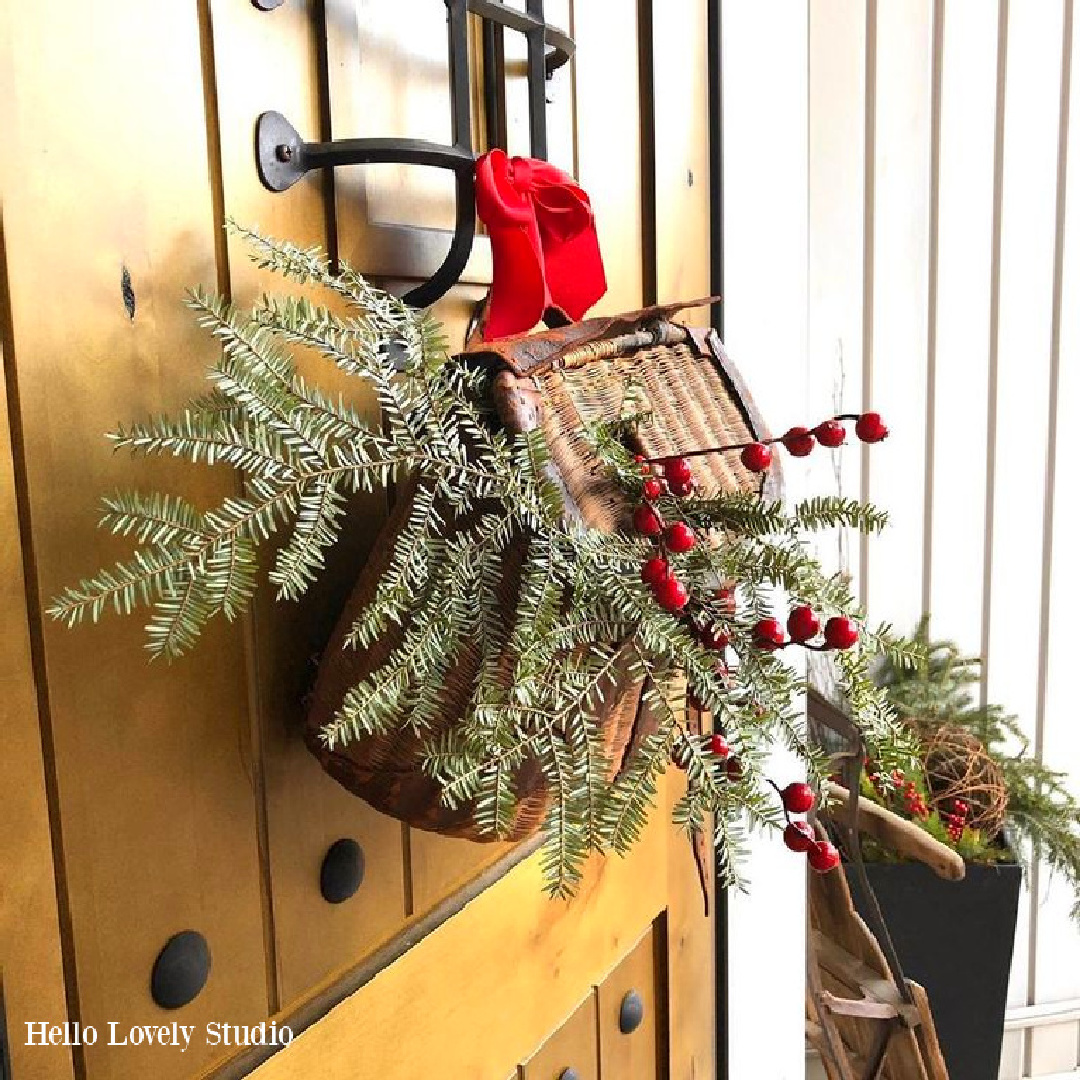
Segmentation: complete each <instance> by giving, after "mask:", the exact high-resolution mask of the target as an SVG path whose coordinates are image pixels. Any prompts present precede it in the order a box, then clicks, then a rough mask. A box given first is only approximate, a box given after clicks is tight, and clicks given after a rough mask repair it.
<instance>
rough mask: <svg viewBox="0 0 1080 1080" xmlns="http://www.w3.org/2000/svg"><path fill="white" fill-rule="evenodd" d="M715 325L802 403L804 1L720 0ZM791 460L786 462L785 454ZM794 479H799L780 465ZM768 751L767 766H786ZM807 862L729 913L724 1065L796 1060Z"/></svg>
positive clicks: (763, 858) (769, 875)
mask: <svg viewBox="0 0 1080 1080" xmlns="http://www.w3.org/2000/svg"><path fill="white" fill-rule="evenodd" d="M722 8H723V23H722V31H723V57H722V71H723V94H724V113H723V116H724V129H723V137H724V138H723V152H724V176H723V183H724V277H725V286H724V320H725V322H724V331H725V338H726V342H727V345H728V348H729V350H730V351H731V354H732V356H733V357H734V358H735V360H736V362H737V363H738V364H739V367H740V369H741V371H742V372H743V373H744V374H745V376H746V378H747V381H748V382H749V384H750V385H751V386H752V387H753V392H754V398H755V400H756V401H757V403H758V405H759V406H760V407H761V409H762V411H763V412H764V414H765V416H767V417H768V418H769V422H770V425H771V426H772V427H774V428H776V429H777V430H780V431H783V430H786V428H787V427H788V426H790V425H792V424H796V423H799V422H800V419H801V417H802V415H803V411H804V410H803V398H804V394H805V391H804V385H805V377H806V308H807V297H806V282H807V277H806V242H807V240H806V227H807V218H806V161H807V128H806V108H807V98H806V95H807V81H806V58H807V54H806V33H807V24H806V7H805V5H803V4H793V3H791V2H790V0H724V3H723V5H722ZM786 464H787V463H786V462H785V465H786ZM785 475H786V479H787V483H788V486H789V488H793V489H794V490H795V493H796V494H798V491H799V490H800V488H801V487H802V485H803V479H802V478H801V477H800V476H799V475H798V474H797V471H796V470H793V469H789V470H786V474H785ZM793 767H794V763H793V762H791V761H790V759H788V758H786V757H784V756H781V755H777V757H776V759H775V760H774V763H773V772H774V774H775V775H776V776H777V777H783V776H785V775H787V774H789V773H790V772H791V771H792V769H793ZM804 874H805V864H804V862H803V860H802V859H797V858H794V857H792V855H791V853H790V852H789V851H788V850H787V849H786V848H784V847H783V845H782V844H780V843H779V841H778V840H776V839H770V840H765V839H761V840H760V841H758V842H757V843H756V844H755V846H754V851H753V858H752V860H751V866H750V877H751V882H750V884H751V888H752V893H751V895H749V896H734V897H732V899H731V904H730V909H729V921H728V937H729V944H728V949H729V961H730V962H729V973H728V977H729V986H730V987H731V994H730V1000H729V1005H728V1018H727V1020H728V1026H727V1033H728V1040H729V1054H730V1070H729V1075H730V1076H731V1077H733V1078H736V1080H744V1078H750V1077H753V1080H796V1078H801V1077H802V1076H803V1073H804V1046H803V1008H804V1006H803V984H804V978H805V960H804V957H805V924H804V919H805V914H804V908H803V889H804V880H805V879H804Z"/></svg>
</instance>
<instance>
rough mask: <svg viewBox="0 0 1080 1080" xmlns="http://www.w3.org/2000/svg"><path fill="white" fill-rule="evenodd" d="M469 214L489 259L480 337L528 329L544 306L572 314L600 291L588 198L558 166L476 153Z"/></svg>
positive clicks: (596, 243) (601, 267)
mask: <svg viewBox="0 0 1080 1080" xmlns="http://www.w3.org/2000/svg"><path fill="white" fill-rule="evenodd" d="M476 212H477V214H479V216H480V220H481V221H482V222H483V223H484V224H485V225H486V226H487V228H488V232H489V233H490V235H491V251H492V259H493V262H494V267H493V271H492V283H491V297H490V302H489V305H488V316H487V322H486V323H485V325H484V339H485V340H486V341H490V340H492V339H493V338H499V337H506V336H507V335H509V334H518V333H521V332H523V331H525V330H531V329H532V328H533V327H534V326H535V325H536V324H537V323H538V322H539V321H540V319H541V318H542V316H543V314H544V312H545V311H547V310H548V309H549V308H558V309H559V310H560V311H562V312H563V313H564V314H565V315H567V316H568V317H569V318H570V319H572V320H577V319H580V318H581V317H582V316H583V315H584V314H585V312H586V311H588V309H589V308H590V307H591V306H592V305H593V304H595V303H596V301H597V300H599V299H600V297H601V296H603V295H604V293H605V292H606V291H607V280H606V278H605V277H604V262H603V259H601V257H600V244H599V241H598V240H597V237H596V222H595V219H594V218H593V212H592V205H591V204H590V203H589V196H588V195H586V194H585V192H584V191H583V190H582V189H581V188H580V187H579V186H578V185H577V183H575V181H574V179H573V177H571V176H568V175H567V174H566V173H564V172H563V171H562V170H561V169H557V168H555V166H554V165H549V164H548V163H547V162H546V161H537V160H535V159H534V158H520V157H516V158H508V157H507V156H506V153H505V152H504V151H502V150H492V151H491V152H490V153H487V154H484V156H483V157H481V158H480V159H479V160H478V161H477V162H476Z"/></svg>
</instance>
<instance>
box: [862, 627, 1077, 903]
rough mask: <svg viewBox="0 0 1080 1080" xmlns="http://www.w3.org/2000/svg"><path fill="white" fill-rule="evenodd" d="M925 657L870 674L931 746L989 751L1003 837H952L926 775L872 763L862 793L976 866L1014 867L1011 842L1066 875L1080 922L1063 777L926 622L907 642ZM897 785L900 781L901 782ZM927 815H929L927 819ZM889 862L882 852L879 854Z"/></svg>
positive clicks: (976, 833)
mask: <svg viewBox="0 0 1080 1080" xmlns="http://www.w3.org/2000/svg"><path fill="white" fill-rule="evenodd" d="M909 640H910V641H911V643H912V644H913V645H915V646H916V647H917V648H918V651H919V652H920V653H921V656H922V658H921V659H920V661H919V662H918V663H916V664H914V665H908V666H906V667H905V666H899V665H897V664H894V663H892V662H891V661H890V660H889V659H888V658H887V657H885V658H883V659H882V660H881V661H879V662H878V663H877V664H875V666H874V668H873V670H872V671H871V675H872V677H873V679H874V681H875V682H876V683H877V684H878V685H879V686H880V687H882V688H883V689H884V690H885V692H886V693H887V695H888V698H889V701H890V703H891V704H892V706H893V708H894V709H895V710H896V712H897V714H898V715H899V716H900V717H901V718H902V719H903V720H904V721H905V722H906V723H907V724H908V725H909V727H910V728H911V729H912V731H913V733H914V734H915V736H916V737H917V738H918V739H919V741H920V744H921V745H922V746H923V747H925V746H926V745H927V744H928V742H929V740H930V739H932V738H933V735H934V732H935V731H936V730H940V729H941V728H942V727H948V728H950V729H953V730H958V731H960V732H963V733H966V734H967V735H969V736H973V737H974V739H976V740H978V742H979V743H980V744H981V745H982V746H983V747H985V749H986V752H987V754H988V756H989V758H990V759H991V760H992V761H993V763H994V764H995V765H996V767H997V768H998V769H999V770H1000V777H1001V783H1002V785H1003V789H1004V795H1005V799H1004V831H1003V832H1001V831H997V832H995V833H993V834H989V835H988V834H985V833H983V832H981V831H980V830H978V829H973V828H970V827H968V826H965V827H964V828H963V830H962V832H961V833H960V834H959V835H957V833H956V830H955V829H953V830H952V831H950V828H949V822H948V821H947V819H946V815H947V814H948V813H949V810H950V808H949V807H947V806H946V807H934V806H933V805H932V803H933V801H934V798H935V795H934V792H933V790H932V785H931V784H930V783H929V782H928V779H927V777H926V775H925V772H919V771H918V770H911V769H910V768H909V770H908V773H907V775H906V776H905V777H899V778H894V777H892V776H891V774H890V773H889V772H888V771H885V770H882V769H879V768H877V767H876V766H875V765H874V763H873V762H871V770H868V771H874V772H875V774H876V775H877V777H878V782H877V783H876V784H875V783H874V782H873V781H871V780H870V779H869V778H864V781H863V794H865V795H867V796H868V797H870V798H873V799H875V800H876V801H878V802H882V803H884V804H885V805H888V806H889V807H890V808H891V809H894V810H896V811H897V812H899V813H902V814H903V815H904V816H905V817H910V818H911V819H912V820H914V821H916V822H918V823H919V824H920V825H921V826H922V827H923V828H925V829H926V830H927V831H928V832H930V833H932V834H933V835H935V836H936V837H937V838H938V839H939V840H942V841H943V842H944V843H947V844H949V845H950V846H952V847H954V848H955V849H956V850H957V851H958V852H959V853H960V854H961V855H962V856H963V857H964V858H965V859H970V860H972V861H975V862H995V861H1002V860H1011V859H1012V858H1013V855H1012V853H1011V852H1010V850H1009V848H1008V845H1007V842H1006V837H1007V838H1008V840H1009V841H1013V842H1016V843H1018V844H1020V845H1022V846H1023V847H1024V848H1026V849H1027V850H1028V851H1029V852H1030V854H1031V855H1032V856H1033V857H1034V858H1037V859H1040V860H1042V861H1044V862H1045V863H1046V864H1047V865H1048V866H1049V867H1050V868H1051V869H1052V870H1053V871H1054V872H1056V873H1060V874H1062V875H1063V876H1064V877H1065V878H1066V879H1067V880H1068V882H1069V883H1070V885H1071V886H1072V887H1073V889H1074V890H1075V892H1076V894H1077V902H1076V904H1075V905H1074V907H1073V916H1074V918H1077V919H1080V801H1078V800H1077V799H1076V798H1075V797H1074V796H1073V795H1072V794H1071V793H1070V791H1069V789H1068V787H1067V786H1066V783H1065V781H1066V777H1065V774H1064V773H1061V772H1057V771H1056V770H1054V769H1051V768H1049V767H1048V766H1046V765H1045V764H1043V763H1042V762H1040V761H1039V760H1038V759H1036V758H1035V757H1034V756H1033V755H1032V754H1030V753H1029V745H1028V740H1027V738H1026V736H1025V735H1024V733H1023V731H1022V730H1021V728H1020V725H1019V723H1018V721H1017V718H1016V717H1015V716H1010V715H1008V714H1007V713H1006V712H1005V711H1004V709H1002V708H1001V707H1000V706H997V705H985V706H981V705H979V703H978V701H977V700H976V697H975V694H974V693H973V688H975V687H977V685H978V683H979V666H980V661H979V660H978V659H977V658H965V657H964V656H963V655H962V654H961V652H960V650H959V649H958V648H957V646H956V645H954V644H953V643H952V642H948V641H933V640H931V638H930V632H929V621H928V620H926V619H924V620H923V621H922V623H921V624H920V626H919V627H918V629H917V630H916V632H915V633H914V634H913V635H912V636H911V638H910V639H909ZM897 780H899V782H897ZM909 781H912V782H913V783H914V784H915V790H916V792H917V793H918V794H919V796H920V797H921V799H922V800H923V806H922V807H920V806H919V805H918V804H917V803H916V805H915V806H914V808H912V806H911V803H912V802H913V801H914V800H910V799H909V798H907V797H906V795H905V785H906V784H907V783H908V782H909ZM923 809H925V810H927V811H928V813H925V814H924V813H922V812H921V811H922V810H923ZM875 854H880V855H883V853H875Z"/></svg>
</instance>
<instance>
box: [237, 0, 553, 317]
mask: <svg viewBox="0 0 1080 1080" xmlns="http://www.w3.org/2000/svg"><path fill="white" fill-rule="evenodd" d="M252 2H253V3H254V4H255V6H256V7H258V8H260V9H262V10H263V11H270V10H272V9H273V8H276V7H280V6H281V5H282V4H283V3H284V2H285V0H252ZM444 3H445V4H446V10H447V35H448V39H449V49H450V117H451V128H452V136H451V137H452V140H453V141H452V142H451V143H450V144H449V145H442V144H439V143H432V142H427V141H425V140H423V139H386V138H382V139H342V140H337V141H334V142H306V141H305V140H304V139H303V137H302V136H301V135H300V133H299V132H298V131H297V130H296V128H294V127H293V126H292V124H290V123H289V121H288V120H286V119H285V117H284V116H282V115H281V113H277V112H264V113H263V114H262V115H261V116H260V117H259V118H258V120H257V121H256V124H255V164H256V168H257V169H258V173H259V179H260V180H261V181H262V183H263V185H264V186H265V187H266V188H268V189H269V190H270V191H285V190H287V189H288V188H290V187H292V186H293V184H295V183H296V182H297V181H298V180H300V179H302V178H303V177H304V176H305V175H306V174H307V173H308V172H310V171H311V170H312V169H332V168H337V167H338V166H341V165H370V164H375V163H383V164H408V165H427V166H430V167H433V168H436V169H448V170H450V171H451V172H453V174H454V184H455V202H456V208H455V223H454V235H453V239H452V240H451V242H450V249H449V251H448V252H447V253H446V258H445V259H444V260H443V263H442V265H441V266H440V267H439V268H438V270H436V271H435V273H434V274H433V275H432V276H431V277H430V278H429V279H428V280H427V281H425V282H424V283H423V284H422V285H418V286H417V287H416V288H415V289H412V290H410V291H409V292H408V293H406V294H405V300H406V301H407V302H408V303H410V304H412V305H414V306H415V307H427V306H428V305H430V304H433V303H434V302H435V301H436V300H438V299H439V298H440V297H441V296H443V295H444V294H445V293H446V292H447V291H448V290H449V289H450V288H451V287H452V286H453V285H454V284H455V283H456V282H457V281H458V279H459V278H460V277H461V274H462V272H463V271H464V269H465V265H466V263H467V262H468V261H469V254H470V252H471V251H472V243H473V238H474V236H475V233H476V159H475V156H474V153H473V146H472V117H471V101H470V98H471V84H470V78H469V41H468V24H467V14H468V13H469V12H472V13H473V14H475V15H479V16H480V17H481V18H482V19H484V20H485V24H486V25H493V26H497V27H498V28H500V32H501V29H503V28H505V29H508V30H516V31H518V32H520V33H522V34H524V35H525V39H526V43H527V45H528V84H529V136H530V139H529V141H530V148H531V152H532V156H533V157H537V158H546V157H547V117H546V101H545V95H544V80H545V78H547V77H549V76H550V75H551V73H552V72H553V71H554V70H555V69H556V68H558V67H559V66H561V65H562V64H565V63H566V62H567V61H568V60H569V59H570V57H571V56H572V55H573V52H574V42H573V41H572V40H571V39H570V38H569V37H568V36H567V35H566V34H565V33H564V32H563V31H561V30H557V29H556V28H554V27H551V26H548V25H547V23H546V22H545V21H544V0H527V4H526V10H525V11H518V10H516V9H515V8H508V7H505V6H504V5H503V4H502V3H501V2H498V0H444ZM548 45H550V46H551V47H552V48H551V50H550V51H545V50H546V48H547V46H548ZM484 77H485V80H487V81H492V86H491V87H488V88H487V89H489V90H491V93H490V94H488V93H486V94H485V99H491V98H492V97H493V96H494V95H495V87H494V85H493V80H494V77H495V76H494V73H493V72H490V71H488V70H486V65H485V76H484Z"/></svg>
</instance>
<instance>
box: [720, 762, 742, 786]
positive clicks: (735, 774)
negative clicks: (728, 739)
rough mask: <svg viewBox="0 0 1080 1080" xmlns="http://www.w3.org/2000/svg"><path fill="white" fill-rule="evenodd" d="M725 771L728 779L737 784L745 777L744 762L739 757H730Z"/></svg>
mask: <svg viewBox="0 0 1080 1080" xmlns="http://www.w3.org/2000/svg"><path fill="white" fill-rule="evenodd" d="M724 769H725V772H727V778H728V779H729V780H731V781H733V782H735V783H737V782H738V781H740V780H741V779H742V777H743V769H742V762H741V761H740V760H739V759H738V758H737V757H729V758H728V759H727V765H726V766H725V767H724Z"/></svg>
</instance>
